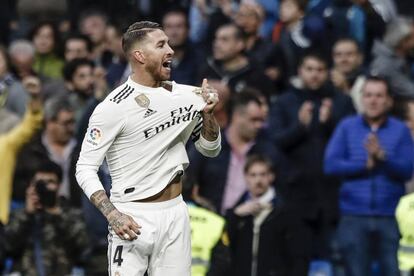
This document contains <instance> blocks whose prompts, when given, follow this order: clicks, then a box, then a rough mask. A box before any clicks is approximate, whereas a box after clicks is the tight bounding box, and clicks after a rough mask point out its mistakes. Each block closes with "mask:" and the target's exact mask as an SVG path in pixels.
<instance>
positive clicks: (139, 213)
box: [76, 21, 221, 276]
mask: <svg viewBox="0 0 414 276" xmlns="http://www.w3.org/2000/svg"><path fill="white" fill-rule="evenodd" d="M122 47H123V50H124V51H125V54H126V56H127V57H128V59H129V62H130V64H131V68H132V72H133V73H132V75H131V76H130V77H129V78H128V80H127V81H126V83H124V84H123V85H121V86H119V87H118V88H116V89H115V90H114V91H112V92H111V93H110V94H109V95H108V96H107V97H106V99H105V100H104V101H103V102H102V103H100V104H99V105H98V106H97V107H96V109H95V111H94V113H93V114H92V116H91V118H90V121H89V126H88V131H87V133H86V135H85V138H84V140H83V144H82V150H81V153H80V156H79V160H78V163H77V171H76V178H77V180H78V183H79V185H80V186H81V187H82V189H83V190H84V192H85V194H86V195H87V196H88V198H90V200H91V202H92V203H93V204H94V205H95V206H96V207H97V208H98V209H99V210H100V211H101V212H102V213H103V215H104V216H105V217H106V218H107V219H108V222H109V235H108V240H109V246H108V258H109V259H108V261H109V267H108V270H109V275H131V276H132V275H137V276H141V275H144V273H145V272H146V271H147V272H148V274H149V275H151V276H153V275H155V276H161V275H169V276H186V275H190V271H191V246H190V225H189V217H188V210H187V206H186V205H185V203H184V201H183V200H182V196H181V189H182V184H181V176H182V175H183V172H184V170H185V168H186V167H187V166H188V162H189V161H188V157H187V153H186V149H185V144H186V142H187V140H188V139H190V138H191V139H192V140H193V142H194V143H195V145H196V147H197V149H198V150H199V151H200V153H202V154H203V155H205V156H208V157H215V156H217V155H218V154H219V152H220V150H221V137H220V129H219V126H218V124H217V122H216V120H215V118H214V115H213V110H214V107H215V106H216V105H217V103H218V94H217V91H216V90H214V89H213V88H211V87H210V86H209V85H208V82H207V80H204V81H203V85H202V87H201V88H199V87H193V86H188V85H181V84H177V83H175V82H168V81H167V80H168V79H169V78H170V73H171V68H170V66H171V60H172V56H173V54H174V51H173V50H172V49H171V48H170V46H169V44H168V37H167V36H166V35H165V33H164V32H163V30H162V28H161V26H160V25H159V24H157V23H153V22H149V21H141V22H136V23H134V24H132V25H131V26H130V27H129V28H128V30H127V31H126V32H125V33H124V35H123V39H122ZM104 158H106V161H107V163H108V165H109V170H110V174H111V177H112V188H111V196H110V199H108V197H107V195H106V193H105V191H104V189H103V187H102V184H101V182H100V181H99V178H98V175H97V171H98V168H99V166H100V165H101V164H102V161H103V160H104Z"/></svg>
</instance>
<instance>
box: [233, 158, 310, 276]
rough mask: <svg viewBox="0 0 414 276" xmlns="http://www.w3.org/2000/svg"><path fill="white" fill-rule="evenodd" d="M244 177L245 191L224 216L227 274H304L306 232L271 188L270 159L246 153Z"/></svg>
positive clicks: (307, 261) (305, 270)
mask: <svg viewBox="0 0 414 276" xmlns="http://www.w3.org/2000/svg"><path fill="white" fill-rule="evenodd" d="M277 174H278V173H277V172H276V176H277ZM244 177H245V179H246V183H247V192H246V193H245V194H244V195H243V196H242V197H241V199H240V200H239V202H238V203H237V205H236V206H235V208H234V209H232V210H231V212H230V215H229V218H228V231H229V238H230V248H231V252H232V269H231V273H230V274H228V275H237V276H243V275H245V276H248V275H306V274H307V271H308V264H309V252H306V249H304V247H303V240H304V239H306V238H307V237H306V232H304V231H303V230H302V229H301V227H300V224H299V223H300V222H299V221H298V220H297V219H296V218H295V217H291V216H289V215H288V213H286V212H285V210H284V208H283V203H282V200H281V197H280V196H279V194H277V192H276V191H275V189H274V188H273V187H272V183H273V180H274V178H275V173H274V172H273V170H272V162H271V161H270V160H269V159H268V158H266V157H264V156H261V155H252V156H250V157H249V158H248V159H247V161H246V165H245V166H244Z"/></svg>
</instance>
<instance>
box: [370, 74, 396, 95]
mask: <svg viewBox="0 0 414 276" xmlns="http://www.w3.org/2000/svg"><path fill="white" fill-rule="evenodd" d="M369 81H374V82H382V83H383V84H384V85H385V88H386V91H387V95H388V96H390V97H392V96H393V93H392V90H391V85H390V81H389V80H388V78H387V77H385V76H381V75H377V74H374V73H371V74H368V75H367V76H366V78H365V85H366V83H367V82H369Z"/></svg>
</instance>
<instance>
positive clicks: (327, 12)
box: [0, 0, 414, 276]
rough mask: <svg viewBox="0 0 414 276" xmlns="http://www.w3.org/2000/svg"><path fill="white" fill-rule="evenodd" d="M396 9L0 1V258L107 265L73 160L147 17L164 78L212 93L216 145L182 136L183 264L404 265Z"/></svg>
mask: <svg viewBox="0 0 414 276" xmlns="http://www.w3.org/2000/svg"><path fill="white" fill-rule="evenodd" d="M413 19H414V3H413V2H412V0H136V1H133V0H124V1H110V0H71V1H69V0H37V1H35V0H30V1H28V0H16V1H13V0H5V1H1V2H0V43H1V45H0V159H1V162H0V163H1V167H0V169H1V171H0V189H1V193H0V272H3V273H4V274H6V275H9V274H10V275H29V276H30V275H40V276H46V275H107V265H108V260H107V257H106V251H107V246H108V244H107V238H106V235H107V222H106V220H105V218H104V217H103V216H102V215H101V214H100V213H99V211H98V210H97V209H95V207H94V206H93V205H91V203H89V200H88V199H87V198H86V197H85V196H84V195H83V193H82V192H81V190H80V188H79V186H78V184H77V182H76V179H75V169H76V162H77V159H78V155H79V151H80V145H81V143H82V141H83V138H84V137H85V135H93V133H86V132H87V127H88V121H89V117H90V116H91V114H92V112H93V110H94V108H95V107H96V106H97V105H98V104H99V103H100V102H101V101H102V100H103V99H104V98H105V97H106V95H108V93H110V92H111V90H112V89H114V88H115V87H117V86H119V85H120V84H122V83H123V82H124V81H125V80H126V79H127V78H128V76H129V75H130V73H131V69H130V67H129V65H128V62H127V60H126V57H125V55H124V53H123V51H122V45H121V44H122V43H121V41H122V34H123V32H124V31H125V30H126V28H127V27H128V26H129V25H130V24H131V23H133V22H135V21H139V20H150V21H156V22H159V23H162V25H163V28H164V31H165V33H166V34H167V35H168V37H169V43H170V46H171V47H172V49H173V50H174V52H175V54H174V58H173V62H172V76H171V79H172V80H174V81H176V82H177V83H183V84H189V85H195V86H200V84H201V81H202V79H203V78H207V79H208V81H209V83H210V85H211V86H212V87H214V88H215V89H217V90H218V93H219V97H220V103H219V105H218V106H217V108H216V109H215V116H216V118H217V120H218V122H219V124H220V126H221V131H222V151H221V153H220V154H219V156H218V157H216V158H214V159H207V158H204V157H203V156H202V155H200V154H199V153H198V152H197V151H196V150H195V148H194V146H193V145H192V144H191V143H190V144H189V145H188V154H189V159H190V166H189V168H188V169H187V171H186V174H185V178H184V196H185V199H186V201H187V202H188V205H189V212H190V218H191V227H192V254H193V264H192V266H193V267H192V271H193V275H195V276H204V275H209V276H222V275H223V276H224V275H237V276H244V275H246V276H247V275H249V276H250V275H251V276H271V275H272V276H275V275H276V276H278V275H298V276H299V275H326V276H328V275H336V276H348V275H349V276H367V275H384V276H394V275H395V276H397V275H403V276H405V275H413V273H414V272H413V271H414V195H413V194H410V192H413V191H414V185H413V184H411V183H412V182H413V181H412V176H413V163H414V144H413V135H414V21H413ZM99 176H100V179H101V181H102V183H103V184H104V186H105V189H106V191H107V193H108V195H109V194H110V187H111V178H110V173H109V169H108V166H107V165H106V162H105V160H104V161H103V164H102V166H101V168H100V170H99ZM109 261H113V262H117V261H118V260H115V259H114V260H109Z"/></svg>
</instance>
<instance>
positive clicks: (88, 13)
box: [78, 7, 108, 25]
mask: <svg viewBox="0 0 414 276" xmlns="http://www.w3.org/2000/svg"><path fill="white" fill-rule="evenodd" d="M92 16H97V17H100V18H102V20H103V21H104V22H105V24H108V15H107V14H106V13H105V12H104V11H102V10H101V9H99V8H98V7H89V8H88V9H86V10H84V11H83V12H82V13H81V14H80V16H79V20H78V22H79V24H80V25H82V24H83V21H84V20H85V19H86V18H88V17H92Z"/></svg>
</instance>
